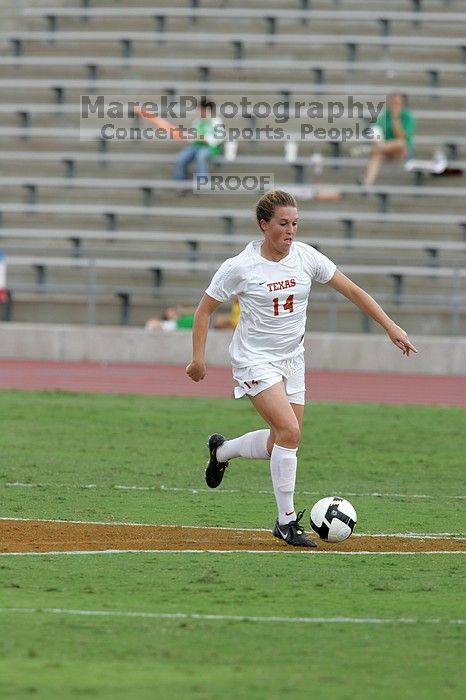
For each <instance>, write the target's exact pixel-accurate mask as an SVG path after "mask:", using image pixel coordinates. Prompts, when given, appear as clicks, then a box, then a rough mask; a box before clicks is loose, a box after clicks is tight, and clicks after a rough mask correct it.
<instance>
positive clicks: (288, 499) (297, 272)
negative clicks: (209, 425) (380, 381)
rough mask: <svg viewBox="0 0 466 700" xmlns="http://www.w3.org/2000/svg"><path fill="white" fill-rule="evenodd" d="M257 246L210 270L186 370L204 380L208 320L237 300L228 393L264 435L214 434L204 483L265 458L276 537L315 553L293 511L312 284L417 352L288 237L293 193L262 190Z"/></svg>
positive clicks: (350, 285)
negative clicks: (232, 384)
mask: <svg viewBox="0 0 466 700" xmlns="http://www.w3.org/2000/svg"><path fill="white" fill-rule="evenodd" d="M256 216H257V222H258V224H259V227H260V229H261V231H262V233H263V238H262V240H258V241H252V242H251V243H249V244H248V245H247V246H246V248H245V249H244V250H243V251H242V252H241V253H240V254H239V255H236V256H235V257H233V258H229V259H228V260H225V262H224V263H222V265H221V266H220V268H219V269H218V270H217V272H216V273H215V275H214V277H213V279H212V281H211V283H210V285H209V287H208V288H207V290H206V292H205V294H204V296H203V297H202V299H201V301H200V303H199V306H198V307H197V310H196V313H195V320H194V326H193V359H192V361H191V362H190V364H189V365H188V366H187V368H186V372H187V374H188V375H189V377H191V379H192V380H193V381H195V382H198V381H200V380H201V379H204V377H205V374H206V365H205V360H204V354H205V343H206V338H207V329H208V327H209V318H210V315H211V314H212V313H213V312H214V311H215V309H216V308H217V307H218V306H219V304H221V303H222V302H224V301H228V300H229V299H230V297H231V296H232V295H237V297H238V299H239V304H240V318H239V323H238V326H237V327H236V330H235V333H234V335H233V339H232V341H231V344H230V357H231V364H232V370H233V376H234V378H235V380H236V383H237V386H236V388H235V397H236V398H240V397H241V396H244V395H245V394H246V395H247V396H248V397H249V399H250V401H251V402H252V404H253V406H254V408H255V409H256V411H257V412H258V413H259V414H260V415H261V416H262V418H263V419H264V420H265V422H266V423H267V424H268V425H269V429H266V430H256V431H254V432H251V433H246V434H245V435H241V436H240V437H237V438H235V439H233V440H226V439H225V438H224V437H223V435H220V434H219V433H214V434H213V435H211V436H210V438H209V441H208V447H209V452H210V458H209V461H208V463H207V468H206V472H205V479H206V482H207V485H208V486H210V487H211V488H217V486H219V484H220V482H221V481H222V479H223V475H224V472H225V469H226V468H227V467H228V463H229V461H230V460H231V459H233V458H235V457H246V458H248V459H270V471H271V475H272V484H273V490H274V494H275V499H276V502H277V507H278V517H277V521H276V523H275V527H274V530H273V534H274V535H275V537H278V538H280V539H283V540H285V542H287V543H288V544H290V545H294V546H299V547H315V546H316V544H315V542H313V540H311V539H310V538H309V536H308V535H307V534H306V532H305V531H304V529H303V528H302V526H300V524H299V521H300V520H301V518H302V516H303V513H304V511H301V512H299V513H296V511H295V509H294V489H295V482H296V469H297V457H296V453H297V450H298V444H299V440H300V436H301V426H302V421H303V414H304V396H305V385H304V345H303V340H304V331H305V325H306V309H307V302H308V297H309V293H310V290H311V285H312V282H314V281H316V282H321V283H322V284H329V285H330V286H331V287H333V288H334V289H336V290H337V291H338V292H340V293H341V294H343V295H344V296H346V297H347V298H348V299H349V300H350V301H352V302H353V303H354V304H356V306H358V307H359V308H360V309H362V310H363V311H365V312H366V313H367V314H369V316H371V317H372V318H373V319H374V320H375V321H377V322H378V323H379V324H380V325H381V326H382V327H383V328H384V329H385V330H386V332H387V334H388V336H389V338H390V340H392V342H393V343H394V344H395V345H396V346H397V347H399V348H400V349H401V350H402V351H403V354H404V355H409V353H410V352H411V351H413V352H417V350H416V348H415V347H414V345H412V344H411V342H410V340H409V338H408V336H407V334H406V333H405V331H404V330H402V329H401V328H400V327H399V326H397V325H396V323H394V321H392V319H391V318H389V316H387V314H386V313H385V312H384V311H383V310H382V308H381V307H380V306H379V304H377V302H376V301H375V300H374V299H373V298H372V297H371V296H370V295H369V294H367V292H365V291H364V290H363V289H361V288H360V287H358V286H357V285H356V284H354V282H352V281H351V280H350V279H349V278H348V277H346V276H345V275H344V274H343V273H342V272H340V271H339V270H337V268H336V265H335V264H334V263H333V262H332V261H331V260H329V259H328V258H327V257H326V256H325V255H322V253H319V252H318V251H317V250H315V249H314V248H312V247H311V246H308V245H306V244H305V243H300V242H297V241H295V236H296V230H297V226H298V209H297V204H296V200H295V198H294V196H293V195H291V194H289V193H288V192H283V191H281V190H275V191H272V192H268V193H267V194H265V195H264V196H263V197H261V199H260V200H259V201H258V203H257V205H256Z"/></svg>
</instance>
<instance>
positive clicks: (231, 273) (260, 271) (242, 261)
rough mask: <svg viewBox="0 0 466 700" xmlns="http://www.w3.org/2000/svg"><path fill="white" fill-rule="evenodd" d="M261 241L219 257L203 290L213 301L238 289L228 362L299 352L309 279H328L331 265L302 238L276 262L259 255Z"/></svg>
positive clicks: (258, 360)
mask: <svg viewBox="0 0 466 700" xmlns="http://www.w3.org/2000/svg"><path fill="white" fill-rule="evenodd" d="M262 242H263V241H252V242H251V243H249V244H248V245H247V246H246V248H245V249H244V250H243V251H242V252H241V253H240V254H239V255H236V256H235V257H234V258H229V259H228V260H225V262H223V263H222V265H221V266H220V267H219V269H218V270H217V272H216V273H215V275H214V276H213V278H212V281H211V283H210V285H209V287H208V288H207V289H206V294H208V295H209V296H210V297H212V298H213V299H216V300H217V301H228V300H229V299H230V298H231V297H232V295H235V294H236V295H237V296H238V299H239V306H240V317H239V323H238V326H237V327H236V329H235V332H234V334H233V338H232V341H231V343H230V357H231V363H232V366H233V367H252V366H254V365H260V364H263V363H264V362H276V361H277V360H285V359H288V358H291V357H295V356H296V355H299V353H301V352H302V351H303V347H304V344H303V340H304V330H305V327H306V311H307V302H308V297H309V293H310V291H311V285H312V282H313V281H314V280H316V281H317V282H321V283H325V282H329V281H330V280H331V279H332V277H333V275H334V273H335V270H336V265H335V263H333V262H332V261H331V260H329V258H327V257H326V256H325V255H322V253H319V251H318V250H316V249H315V248H312V247H311V246H309V245H307V244H306V243H301V242H296V241H295V242H293V243H292V245H291V248H290V252H289V253H288V255H287V256H286V257H285V258H283V259H282V260H280V261H279V262H273V261H271V260H266V258H263V257H262V255H261V252H260V249H261V245H262Z"/></svg>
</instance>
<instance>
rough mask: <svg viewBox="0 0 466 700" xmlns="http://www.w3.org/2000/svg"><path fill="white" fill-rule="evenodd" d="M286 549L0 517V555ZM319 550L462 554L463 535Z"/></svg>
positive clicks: (161, 530)
mask: <svg viewBox="0 0 466 700" xmlns="http://www.w3.org/2000/svg"><path fill="white" fill-rule="evenodd" d="M290 549H291V548H290V547H288V545H286V544H285V543H284V542H281V541H279V540H277V539H276V538H274V537H273V536H272V534H271V533H269V532H266V531H261V530H233V529H231V530H228V529H223V528H222V529H218V530H216V529H215V528H201V527H199V528H191V527H177V526H160V525H149V526H141V525H107V524H102V525H100V524H99V525H96V524H93V523H88V524H84V523H67V522H44V521H39V520H27V521H25V520H23V521H21V520H2V521H0V552H3V553H12V552H23V553H24V552H32V553H33V552H80V551H105V550H161V551H164V550H170V551H173V550H177V551H184V550H189V551H205V550H218V551H226V552H228V551H233V550H235V551H236V550H244V551H246V550H247V551H258V552H259V551H260V552H264V551H270V552H283V551H290ZM293 549H294V548H293ZM319 549H320V550H324V551H335V552H439V551H444V552H451V551H456V552H458V551H465V552H466V539H460V538H454V537H448V538H441V537H435V538H426V539H418V538H416V539H415V538H412V537H401V536H400V537H398V536H396V537H384V536H382V535H380V536H374V537H364V536H363V537H351V538H350V539H349V540H347V541H346V542H342V543H340V544H329V543H327V542H321V541H319Z"/></svg>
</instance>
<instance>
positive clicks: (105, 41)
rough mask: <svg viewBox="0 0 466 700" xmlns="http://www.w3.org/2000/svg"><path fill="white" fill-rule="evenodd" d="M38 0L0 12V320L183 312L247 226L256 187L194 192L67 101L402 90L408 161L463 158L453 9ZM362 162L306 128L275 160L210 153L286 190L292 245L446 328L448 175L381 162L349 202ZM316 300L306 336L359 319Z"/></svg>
mask: <svg viewBox="0 0 466 700" xmlns="http://www.w3.org/2000/svg"><path fill="white" fill-rule="evenodd" d="M48 5H49V3H48V2H45V0H43V1H42V2H40V1H39V0H34V1H32V0H31V1H30V2H23V3H19V4H18V5H17V8H16V11H15V6H14V5H10V7H9V9H8V23H7V24H6V23H3V29H2V32H1V33H0V48H1V50H0V70H1V78H0V87H1V88H2V93H3V96H4V99H3V101H2V105H1V106H0V148H1V151H0V163H1V168H0V184H1V185H2V191H1V195H0V247H1V248H2V249H3V250H4V251H5V252H6V255H7V260H8V286H9V290H10V296H9V300H8V303H7V304H6V305H4V308H3V311H2V313H3V317H4V318H9V319H13V320H32V319H36V320H57V321H63V320H75V321H76V322H102V323H132V324H141V323H143V321H144V319H145V318H146V316H147V315H153V313H154V311H157V310H160V309H161V308H162V307H164V306H166V305H168V304H169V303H170V302H171V300H172V299H177V300H179V301H182V302H184V303H188V304H194V303H195V302H196V300H197V297H198V296H199V294H200V293H201V291H202V290H203V289H204V288H205V285H206V282H207V280H208V278H209V276H210V275H211V274H212V272H213V271H214V270H215V269H216V267H217V266H218V264H219V261H220V260H222V259H224V258H225V257H227V256H229V255H233V254H235V253H236V252H238V251H239V250H240V249H241V247H242V246H243V245H244V243H245V242H246V241H247V240H250V239H251V238H254V237H256V236H257V229H256V228H255V224H254V218H253V205H254V201H255V199H256V198H257V193H249V194H247V193H244V192H243V193H241V194H235V196H234V197H233V196H230V197H228V196H226V195H212V196H208V197H205V196H196V195H193V194H192V193H191V192H190V190H191V187H192V186H191V183H174V182H173V180H172V179H171V176H172V171H173V165H174V161H175V158H176V154H177V152H178V150H179V147H180V146H179V144H176V143H166V142H164V143H162V142H161V143H157V144H154V143H149V142H130V141H124V142H111V141H106V140H104V139H102V138H101V135H100V133H99V131H98V129H97V130H96V129H95V127H94V126H92V127H91V126H90V127H86V126H85V127H83V125H82V124H80V121H79V96H80V94H82V93H83V92H88V93H89V94H93V95H96V94H118V95H120V96H122V97H125V96H130V95H132V96H137V97H140V98H141V99H142V100H144V99H150V97H151V95H153V94H157V92H158V93H161V92H166V93H167V94H172V95H176V94H180V93H182V92H183V91H184V92H186V91H189V93H190V94H208V95H211V96H212V97H213V98H214V99H215V98H216V97H217V96H220V95H222V94H229V93H230V92H232V93H235V92H237V93H240V92H241V91H246V92H247V94H248V95H250V96H251V97H254V96H260V95H264V94H270V95H272V96H278V97H279V98H285V97H290V96H296V95H300V94H309V95H318V96H321V97H323V96H326V95H327V96H331V95H332V94H340V95H341V94H355V95H371V96H377V95H379V96H381V95H385V94H387V93H389V92H391V91H393V90H397V91H403V92H406V93H407V94H408V95H409V97H410V101H411V107H412V109H413V111H414V113H415V115H416V118H417V122H418V128H417V135H416V139H415V156H416V157H417V158H423V159H430V158H432V157H433V153H434V151H436V150H437V149H441V150H442V151H443V152H444V154H445V156H446V157H447V158H448V159H449V165H450V166H451V168H452V169H456V170H457V171H459V172H460V171H461V170H463V169H464V167H465V160H466V155H465V153H466V132H465V128H464V123H465V120H464V116H465V112H464V104H465V103H464V98H465V96H466V85H465V82H466V75H465V74H466V39H465V38H464V27H465V26H466V25H465V22H466V12H464V11H463V10H464V7H463V4H462V3H461V2H458V0H450V1H448V2H447V1H445V0H423V1H422V0H394V1H393V2H392V3H390V5H389V7H387V3H385V2H378V1H376V2H375V3H371V4H370V7H369V6H367V7H366V5H365V4H364V3H363V2H361V0H348V2H345V3H341V2H338V1H336V2H334V3H332V4H330V3H328V2H323V0H320V1H319V0H313V1H312V2H309V1H308V0H294V1H293V2H290V3H287V5H286V6H284V5H283V3H279V2H275V0H269V1H268V2H265V1H263V0H251V1H250V2H249V3H247V5H246V3H244V2H240V0H238V2H233V3H229V4H227V5H225V3H221V2H220V1H219V2H218V6H217V7H216V6H215V3H212V2H209V3H204V2H203V1H202V0H196V1H193V2H190V1H188V0H179V1H178V2H177V3H175V4H174V5H172V6H170V7H168V6H167V7H161V6H159V4H157V5H156V6H154V4H153V3H152V2H150V3H149V2H148V1H146V0H141V2H138V3H137V7H133V6H128V7H126V6H125V4H124V3H119V4H118V5H114V4H112V5H111V6H109V4H108V3H104V2H102V0H81V1H79V0H76V2H75V3H74V6H73V3H72V2H65V1H63V2H58V1H55V3H54V7H49V6H48ZM12 8H13V9H12ZM6 12H7V11H6V10H5V8H3V9H2V8H0V19H1V18H2V13H6ZM225 25H226V26H227V27H228V31H225ZM413 28H415V30H416V31H415V33H413ZM151 29H152V30H153V31H150V30H151ZM366 116H367V115H366ZM289 127H290V128H289V133H290V135H291V137H292V138H299V135H297V134H296V133H295V128H294V125H293V124H291V125H289ZM86 129H87V131H86ZM64 144H66V145H64ZM363 147H364V145H363ZM316 153H318V154H319V156H321V159H320V169H321V170H322V172H321V171H320V170H317V169H316V168H315V166H314V161H313V156H314V155H315V154H316ZM367 156H368V150H367V149H366V152H365V153H363V154H362V155H361V154H357V155H355V154H354V153H353V150H352V144H350V143H349V144H347V143H339V142H338V140H337V141H336V140H335V139H328V140H327V141H321V142H319V141H317V142H316V140H312V139H309V140H308V141H300V143H299V151H298V155H297V157H296V158H295V159H294V160H293V161H292V162H287V160H286V159H285V157H284V148H283V143H268V142H260V143H259V142H256V143H241V144H240V147H239V150H238V155H237V157H236V158H235V160H234V161H228V160H227V159H225V158H219V159H218V162H217V163H216V165H215V169H216V172H217V171H218V172H219V173H226V172H229V173H244V172H257V173H259V172H266V173H273V175H274V177H275V183H276V184H277V183H278V184H280V185H283V186H288V188H290V189H291V188H293V187H294V188H295V191H296V192H297V193H298V199H299V200H300V219H301V224H300V227H301V228H300V233H301V238H302V239H303V240H306V241H307V242H309V243H311V244H313V245H316V246H317V247H319V248H320V249H321V250H322V251H323V252H325V253H327V254H328V255H329V256H330V257H334V259H335V260H336V261H337V263H338V264H339V265H340V266H341V267H342V269H343V271H347V272H348V274H350V275H351V276H353V277H354V279H355V281H357V282H358V281H360V283H361V284H363V285H366V286H367V288H368V289H370V290H371V291H372V292H373V293H374V295H375V296H376V298H378V299H380V300H382V301H384V303H385V304H387V305H388V309H394V313H396V315H397V318H399V319H400V322H402V323H403V322H405V320H406V322H409V324H410V330H411V332H413V333H416V332H439V333H459V332H464V331H465V328H466V314H465V313H464V300H465V298H466V282H465V279H466V276H465V274H464V268H465V266H464V261H465V258H466V242H465V241H466V213H465V210H464V194H465V192H466V189H465V185H464V179H463V178H462V177H461V176H460V177H456V178H455V179H451V178H448V177H445V178H443V177H437V178H435V179H434V176H432V177H431V176H427V177H428V179H424V182H425V184H424V186H423V187H419V186H413V174H411V173H408V172H404V171H403V168H402V165H400V164H399V163H394V164H387V165H386V167H384V168H383V170H382V174H381V177H380V180H379V183H378V184H377V186H375V187H374V188H372V189H371V190H369V191H368V192H365V193H364V194H365V195H367V196H364V197H363V196H361V195H362V191H361V188H360V186H359V185H357V184H356V178H357V177H361V175H362V173H363V171H364V168H365V166H366V164H367ZM415 182H416V183H417V184H419V182H420V180H419V178H418V179H416V180H415ZM291 183H293V184H291ZM324 184H325V185H326V186H327V187H334V188H336V189H338V190H339V191H340V192H341V193H342V195H343V197H342V200H341V201H339V202H317V201H315V200H313V199H311V194H310V193H311V189H310V188H311V187H312V188H316V189H317V188H319V186H323V185H324ZM185 190H186V191H187V193H186V195H185V196H184V197H180V196H179V192H180V191H185ZM314 299H315V306H314V311H313V328H314V329H319V328H321V329H325V328H327V327H329V324H330V326H331V327H332V329H333V330H335V329H336V330H350V329H354V323H355V319H356V329H357V328H358V327H362V328H363V329H365V330H369V329H372V328H371V326H370V324H368V322H367V321H362V319H361V318H358V314H357V312H355V311H354V310H352V309H350V308H348V305H345V304H344V303H340V302H339V301H336V300H335V298H334V295H333V294H329V293H328V291H326V290H325V289H319V290H316V296H315V297H314ZM329 304H330V305H331V309H332V310H331V312H330V311H329V308H330V307H329ZM462 304H463V309H462V307H461V305H462ZM337 308H338V314H337V316H336V318H337V321H335V313H334V311H335V309H337ZM335 324H336V326H335Z"/></svg>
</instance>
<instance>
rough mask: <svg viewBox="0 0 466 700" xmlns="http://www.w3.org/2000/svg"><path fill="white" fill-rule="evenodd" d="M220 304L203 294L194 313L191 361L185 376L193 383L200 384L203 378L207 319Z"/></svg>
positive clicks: (204, 372) (207, 328)
mask: <svg viewBox="0 0 466 700" xmlns="http://www.w3.org/2000/svg"><path fill="white" fill-rule="evenodd" d="M220 304H221V302H220V301H217V300H216V299H213V298H212V297H210V296H209V295H208V294H204V296H203V297H202V299H201V301H200V302H199V306H198V307H197V309H196V311H195V313H194V325H193V359H192V360H191V362H190V363H189V365H188V366H187V367H186V374H187V375H188V376H189V377H191V379H192V380H193V382H200V381H201V379H204V377H205V374H206V366H205V344H206V340H207V331H208V330H209V319H210V316H211V315H212V314H213V312H214V311H215V309H216V308H217V307H218V306H220Z"/></svg>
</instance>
